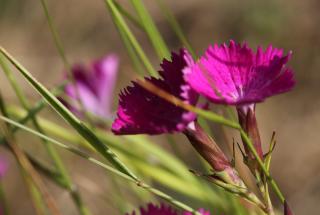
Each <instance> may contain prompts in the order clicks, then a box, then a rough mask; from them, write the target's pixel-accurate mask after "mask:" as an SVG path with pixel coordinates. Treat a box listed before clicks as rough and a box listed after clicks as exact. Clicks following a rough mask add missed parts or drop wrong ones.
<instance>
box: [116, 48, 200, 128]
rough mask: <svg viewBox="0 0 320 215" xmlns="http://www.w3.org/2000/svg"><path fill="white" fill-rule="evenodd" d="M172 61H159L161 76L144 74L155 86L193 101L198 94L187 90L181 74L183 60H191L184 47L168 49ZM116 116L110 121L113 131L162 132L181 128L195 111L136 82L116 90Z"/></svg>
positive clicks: (193, 115)
mask: <svg viewBox="0 0 320 215" xmlns="http://www.w3.org/2000/svg"><path fill="white" fill-rule="evenodd" d="M171 58H172V62H170V61H168V60H164V61H163V62H162V64H161V67H162V71H160V72H159V73H160V76H161V78H159V79H157V78H153V77H150V78H145V79H146V80H148V81H150V82H151V83H152V84H154V85H156V86H157V87H159V88H161V89H163V90H165V91H167V92H168V93H170V94H172V95H174V96H176V97H178V98H180V99H182V100H183V101H185V102H186V103H189V104H192V105H195V104H196V102H197V99H198V95H197V94H196V93H195V92H194V91H192V90H190V88H189V86H187V85H186V82H185V81H184V78H183V73H182V70H183V68H185V66H186V65H187V61H193V60H192V57H191V56H190V55H189V54H188V53H187V52H186V50H183V49H182V50H180V52H179V53H178V54H176V53H172V56H171ZM117 116H118V117H117V119H116V120H115V121H114V123H113V125H112V131H113V132H114V133H115V134H162V133H172V132H177V131H183V130H184V129H185V128H186V127H187V125H188V124H189V123H190V122H192V121H194V120H195V118H196V115H195V114H194V113H191V112H189V111H186V110H184V109H182V108H180V107H177V106H175V105H173V104H172V103H170V102H168V101H166V100H164V99H162V98H160V97H158V96H156V95H155V94H153V93H152V92H150V91H148V90H146V89H144V88H143V87H141V86H140V85H138V84H137V83H135V82H133V86H129V87H127V88H126V89H124V90H123V91H122V92H121V94H120V101H119V107H118V113H117Z"/></svg>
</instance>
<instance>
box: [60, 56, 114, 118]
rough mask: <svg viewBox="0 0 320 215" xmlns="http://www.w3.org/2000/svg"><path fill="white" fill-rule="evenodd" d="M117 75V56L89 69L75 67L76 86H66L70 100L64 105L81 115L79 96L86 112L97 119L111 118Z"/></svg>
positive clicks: (102, 60)
mask: <svg viewBox="0 0 320 215" xmlns="http://www.w3.org/2000/svg"><path fill="white" fill-rule="evenodd" d="M117 73H118V57H117V56H115V55H108V56H106V57H104V58H102V59H101V60H98V61H95V62H93V63H92V64H91V65H90V66H89V67H85V66H84V65H75V66H73V68H72V75H73V78H74V80H75V85H73V84H72V83H71V82H70V83H69V84H67V85H66V86H65V89H64V90H65V93H66V94H67V95H68V96H69V99H68V101H64V103H65V104H66V105H67V107H68V108H69V109H70V110H71V111H73V112H75V113H78V114H79V113H80V110H79V107H81V106H80V105H79V103H78V102H77V95H78V96H79V97H80V98H79V99H80V100H81V102H82V105H83V108H84V109H85V110H86V111H88V112H90V113H91V114H93V115H95V116H97V117H102V118H104V119H105V118H110V116H111V106H112V101H113V95H112V94H113V90H114V87H115V82H116V78H117ZM76 89H77V91H76Z"/></svg>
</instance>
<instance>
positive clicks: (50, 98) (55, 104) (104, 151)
mask: <svg viewBox="0 0 320 215" xmlns="http://www.w3.org/2000/svg"><path fill="white" fill-rule="evenodd" d="M0 52H1V53H2V54H4V56H5V57H6V58H7V59H8V60H9V61H10V62H11V63H12V64H13V65H14V66H15V67H16V68H17V70H18V71H19V72H20V73H21V74H22V75H23V76H24V78H25V79H26V80H27V81H28V82H29V84H31V85H32V86H33V87H34V88H35V89H36V91H37V92H38V93H39V94H40V95H41V96H42V97H43V98H45V100H46V101H47V102H48V103H49V104H50V105H51V107H52V108H53V109H54V110H55V111H56V112H57V113H59V114H60V115H61V117H62V118H63V119H64V120H65V121H67V122H68V123H69V124H70V125H71V126H72V127H73V128H74V129H75V130H76V131H77V132H78V133H79V134H80V135H81V136H82V137H84V138H85V139H86V140H87V141H88V142H89V143H90V144H91V146H93V147H94V148H95V149H96V150H97V151H98V152H99V153H100V154H101V155H102V156H103V157H104V158H106V159H107V160H109V162H110V163H112V165H114V166H115V167H116V168H117V169H119V170H120V171H122V172H123V173H125V174H127V175H129V176H130V177H132V178H134V179H136V176H135V175H134V174H133V173H132V172H131V171H130V170H129V169H128V168H127V167H126V166H125V165H124V164H123V163H122V162H121V161H120V160H119V159H118V157H117V156H116V155H115V154H114V153H113V152H112V151H111V150H110V149H109V147H107V146H106V145H105V144H103V143H102V142H101V141H100V139H99V138H98V137H97V136H96V135H94V133H93V132H92V131H91V130H90V129H88V128H87V127H86V126H85V125H84V124H83V123H82V122H81V121H80V120H79V119H78V118H77V117H76V116H75V115H74V114H72V113H71V112H70V111H69V110H68V109H67V108H66V107H65V106H64V105H63V104H62V103H61V102H60V101H59V100H58V99H57V98H56V97H55V96H54V95H52V93H50V92H49V91H48V90H47V89H46V88H45V87H44V86H43V85H42V84H41V83H39V82H38V81H37V80H36V79H35V78H34V77H33V76H32V75H31V74H30V73H29V72H28V71H27V70H26V69H25V68H24V67H23V66H22V65H20V64H19V63H18V62H17V61H16V60H15V59H14V58H13V57H12V56H10V54H9V53H7V52H6V51H5V50H4V49H3V48H2V47H1V48H0Z"/></svg>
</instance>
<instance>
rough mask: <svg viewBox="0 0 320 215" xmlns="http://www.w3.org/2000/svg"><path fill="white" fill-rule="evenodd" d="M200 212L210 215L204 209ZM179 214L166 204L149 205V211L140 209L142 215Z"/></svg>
mask: <svg viewBox="0 0 320 215" xmlns="http://www.w3.org/2000/svg"><path fill="white" fill-rule="evenodd" d="M199 212H200V213H201V214H202V215H210V213H209V212H206V211H205V210H203V209H200V210H199ZM178 214H179V213H178V212H177V211H175V210H174V209H172V208H171V207H170V206H166V205H164V204H161V205H160V206H157V205H154V204H152V203H149V204H148V207H147V209H144V208H143V207H141V208H140V215H178ZM191 214H192V213H190V212H183V213H182V215H191ZM127 215H137V214H136V212H135V211H133V212H132V213H131V214H127Z"/></svg>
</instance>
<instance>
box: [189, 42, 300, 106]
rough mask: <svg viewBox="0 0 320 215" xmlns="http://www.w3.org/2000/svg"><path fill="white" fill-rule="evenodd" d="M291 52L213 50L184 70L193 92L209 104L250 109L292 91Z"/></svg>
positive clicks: (238, 46) (234, 46)
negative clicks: (248, 107) (285, 53)
mask: <svg viewBox="0 0 320 215" xmlns="http://www.w3.org/2000/svg"><path fill="white" fill-rule="evenodd" d="M290 57H291V52H289V54H287V55H284V54H283V50H282V49H278V48H273V47H272V46H269V47H268V48H267V49H266V50H265V51H263V50H262V48H261V47H258V49H257V52H256V53H254V52H253V51H252V49H250V48H249V47H248V46H247V44H246V43H244V44H237V43H235V42H234V41H232V40H231V41H230V45H229V46H228V45H226V44H222V45H221V46H218V45H217V44H215V45H214V46H210V47H209V48H208V49H207V51H206V53H205V54H204V55H203V56H202V57H201V58H200V59H199V61H198V62H197V63H196V64H190V65H189V66H188V67H187V68H186V69H184V73H185V79H186V81H187V82H188V83H189V84H190V86H191V88H192V89H193V90H195V91H196V92H198V93H199V94H201V95H203V96H205V97H206V98H207V99H208V100H210V101H212V102H214V103H219V104H227V105H237V106H241V105H250V104H254V103H257V102H261V101H263V100H264V99H266V98H267V97H270V96H273V95H276V94H280V93H284V92H287V91H289V90H291V89H292V88H293V87H294V85H295V80H294V76H293V72H292V70H291V69H289V68H288V67H286V63H287V62H288V60H289V59H290Z"/></svg>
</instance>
